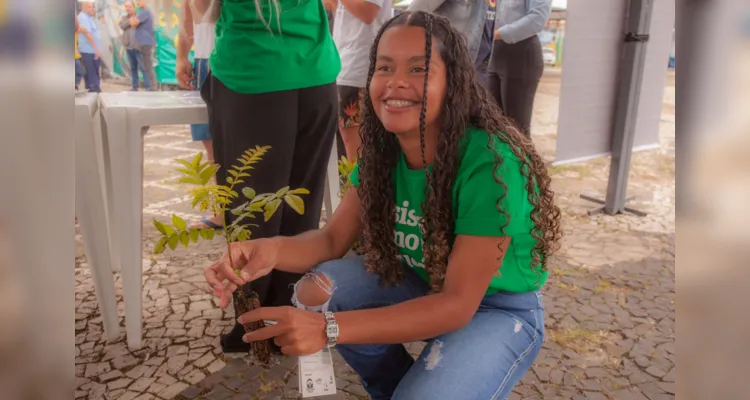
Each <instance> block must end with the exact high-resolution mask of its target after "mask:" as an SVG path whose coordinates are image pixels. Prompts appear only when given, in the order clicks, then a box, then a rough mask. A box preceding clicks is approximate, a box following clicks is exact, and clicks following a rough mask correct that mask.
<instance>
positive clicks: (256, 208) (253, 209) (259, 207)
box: [246, 202, 266, 214]
mask: <svg viewBox="0 0 750 400" xmlns="http://www.w3.org/2000/svg"><path fill="white" fill-rule="evenodd" d="M264 205H266V203H264V202H257V203H252V204H250V206H249V207H248V208H247V209H246V211H247V212H248V213H250V214H252V213H257V212H261V211H263V206H264Z"/></svg>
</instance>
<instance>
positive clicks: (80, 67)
mask: <svg viewBox="0 0 750 400" xmlns="http://www.w3.org/2000/svg"><path fill="white" fill-rule="evenodd" d="M75 21H76V32H75V35H74V37H75V39H74V41H73V44H74V46H75V56H74V57H75V62H76V68H75V73H76V92H77V91H78V86H79V85H80V84H81V80H82V79H83V73H84V71H83V65H82V64H81V53H80V52H79V51H78V35H79V34H80V33H83V28H81V25H80V24H79V23H78V18H75Z"/></svg>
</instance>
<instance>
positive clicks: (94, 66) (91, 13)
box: [78, 0, 102, 92]
mask: <svg viewBox="0 0 750 400" xmlns="http://www.w3.org/2000/svg"><path fill="white" fill-rule="evenodd" d="M78 3H79V4H80V6H81V12H80V13H79V14H78V24H79V25H80V27H81V28H82V29H81V32H80V33H79V34H78V52H79V53H81V60H82V61H83V67H84V69H85V74H84V75H83V80H84V82H85V84H86V89H87V90H88V91H89V92H101V91H102V90H101V88H100V87H99V83H100V75H99V72H100V68H101V51H100V50H101V48H102V43H101V39H100V38H99V25H98V24H97V23H96V18H95V17H96V8H95V6H94V0H78Z"/></svg>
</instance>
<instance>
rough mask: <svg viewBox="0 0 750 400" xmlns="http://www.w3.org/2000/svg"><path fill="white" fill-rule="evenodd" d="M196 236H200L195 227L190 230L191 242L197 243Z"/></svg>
mask: <svg viewBox="0 0 750 400" xmlns="http://www.w3.org/2000/svg"><path fill="white" fill-rule="evenodd" d="M198 238H200V232H199V231H198V229H197V228H193V229H191V230H190V240H191V241H192V242H193V243H198Z"/></svg>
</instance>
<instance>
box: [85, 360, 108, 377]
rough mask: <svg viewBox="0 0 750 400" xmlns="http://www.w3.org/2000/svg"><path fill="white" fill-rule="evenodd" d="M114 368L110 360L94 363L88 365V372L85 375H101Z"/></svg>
mask: <svg viewBox="0 0 750 400" xmlns="http://www.w3.org/2000/svg"><path fill="white" fill-rule="evenodd" d="M111 370H112V366H110V365H109V363H108V362H103V363H92V364H88V365H86V373H85V374H84V375H83V376H84V377H86V378H91V377H94V376H101V375H104V374H105V373H107V372H109V371H111Z"/></svg>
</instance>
